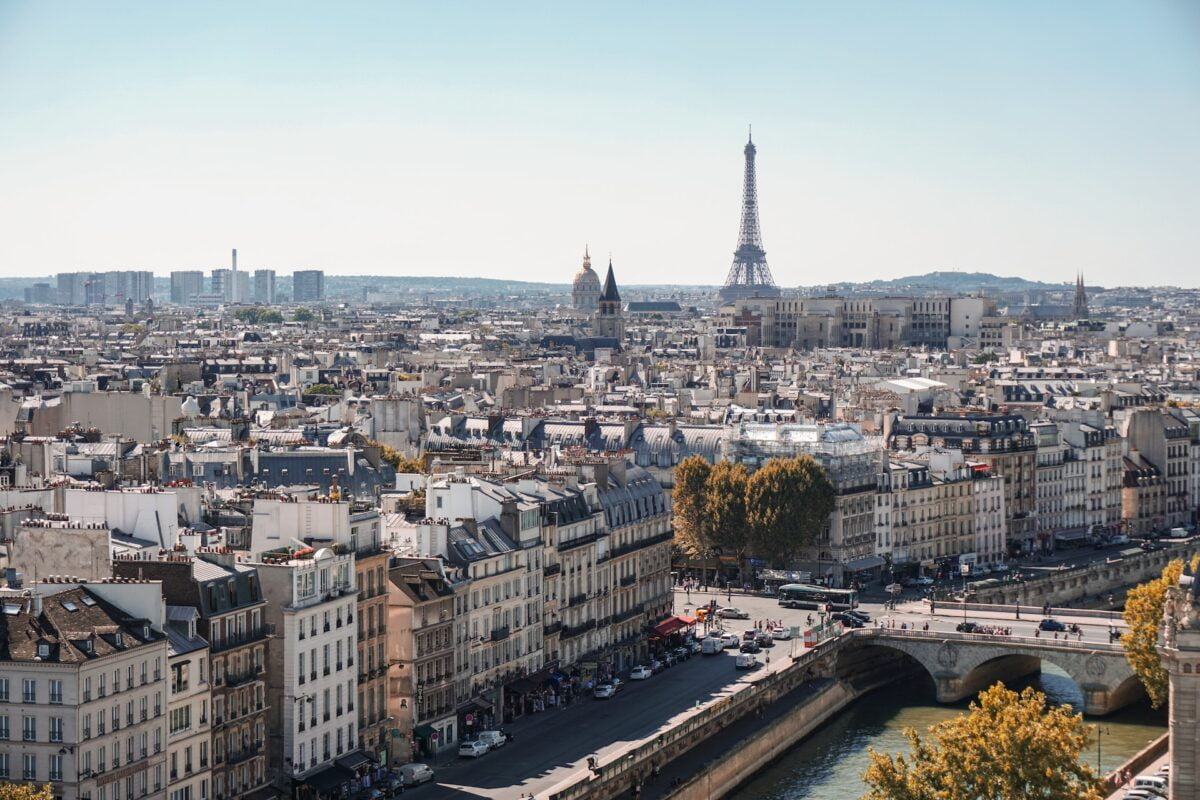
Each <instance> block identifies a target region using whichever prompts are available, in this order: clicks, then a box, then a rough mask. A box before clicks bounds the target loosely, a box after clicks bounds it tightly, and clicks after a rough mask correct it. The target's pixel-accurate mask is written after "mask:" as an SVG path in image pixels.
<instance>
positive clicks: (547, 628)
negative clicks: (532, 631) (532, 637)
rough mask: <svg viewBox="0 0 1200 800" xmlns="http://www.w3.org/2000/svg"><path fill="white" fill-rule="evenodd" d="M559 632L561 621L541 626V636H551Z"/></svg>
mask: <svg viewBox="0 0 1200 800" xmlns="http://www.w3.org/2000/svg"><path fill="white" fill-rule="evenodd" d="M561 630H562V622H561V621H556V622H551V623H550V624H549V625H543V626H542V635H543V636H551V635H553V634H555V633H558V632H559V631H561Z"/></svg>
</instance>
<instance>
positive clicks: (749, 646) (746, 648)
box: [741, 640, 762, 653]
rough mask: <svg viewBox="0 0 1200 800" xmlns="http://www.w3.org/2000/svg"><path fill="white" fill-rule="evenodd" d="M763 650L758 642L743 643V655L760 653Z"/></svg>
mask: <svg viewBox="0 0 1200 800" xmlns="http://www.w3.org/2000/svg"><path fill="white" fill-rule="evenodd" d="M761 650H762V648H761V647H759V646H758V642H756V641H753V640H750V641H746V642H742V647H741V651H742V652H743V653H758V652H760V651H761Z"/></svg>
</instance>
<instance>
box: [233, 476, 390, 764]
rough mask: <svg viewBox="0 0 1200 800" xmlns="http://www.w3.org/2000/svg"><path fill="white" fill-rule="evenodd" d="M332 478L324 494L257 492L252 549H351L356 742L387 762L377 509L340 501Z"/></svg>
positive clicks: (383, 562)
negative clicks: (354, 597) (354, 592)
mask: <svg viewBox="0 0 1200 800" xmlns="http://www.w3.org/2000/svg"><path fill="white" fill-rule="evenodd" d="M341 497H342V490H341V489H340V488H339V486H338V482H337V480H336V478H335V479H333V481H332V486H331V492H330V494H328V495H318V496H315V497H309V496H303V495H292V494H288V495H282V494H278V493H273V492H263V493H259V494H258V495H257V496H256V497H255V498H254V504H253V514H254V528H253V543H252V546H251V550H252V551H253V552H264V551H266V550H277V549H278V548H280V547H286V546H287V545H288V544H289V543H290V542H294V541H296V540H300V541H303V542H305V543H307V544H309V545H311V546H312V547H314V548H318V549H319V548H321V547H323V546H327V545H331V544H336V545H338V546H340V547H342V548H345V549H346V550H348V551H350V552H353V553H354V557H355V561H354V565H355V567H354V568H355V572H356V574H355V582H354V585H355V586H356V587H358V597H357V599H358V605H357V609H356V610H357V629H358V637H357V640H356V645H355V647H356V653H357V656H358V664H357V676H358V680H357V692H358V741H359V747H361V749H362V750H364V751H366V752H368V753H372V754H373V755H374V757H375V758H377V759H378V760H379V761H380V763H385V764H386V763H388V762H389V758H388V755H387V750H388V747H389V746H390V745H391V744H392V742H391V739H392V737H391V736H390V735H389V734H390V732H391V730H392V728H393V727H394V726H392V725H390V724H389V723H388V722H387V717H388V713H387V663H388V662H387V637H388V629H387V624H386V623H387V583H388V581H387V567H388V556H389V554H388V552H387V551H385V550H384V549H383V545H382V540H381V538H380V537H381V532H380V519H379V512H378V511H377V510H376V509H375V506H374V505H373V504H371V503H364V502H359V501H347V500H342V499H341Z"/></svg>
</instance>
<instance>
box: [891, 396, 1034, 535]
mask: <svg viewBox="0 0 1200 800" xmlns="http://www.w3.org/2000/svg"><path fill="white" fill-rule="evenodd" d="M884 435H885V439H886V440H887V443H888V446H889V447H890V448H891V449H892V450H901V451H903V450H919V449H921V448H924V447H933V448H952V449H957V450H961V451H962V453H963V456H964V457H965V458H967V459H969V460H971V461H977V462H980V463H983V464H987V465H988V466H989V467H990V468H991V469H992V472H993V473H994V474H996V475H998V476H1000V477H1001V478H1003V479H1004V486H1005V496H1004V506H1005V513H1006V514H1007V515H1008V519H1007V520H1006V525H1007V528H1008V531H1007V537H1008V549H1009V552H1010V553H1016V552H1025V553H1030V552H1033V550H1034V549H1035V546H1036V540H1037V526H1036V516H1035V512H1036V510H1037V507H1036V501H1037V492H1036V487H1037V442H1036V440H1035V438H1034V436H1033V434H1032V433H1031V432H1030V430H1029V423H1028V421H1027V420H1026V419H1025V418H1024V417H1022V416H1020V415H1018V414H975V413H968V412H963V413H960V414H949V413H945V414H920V415H913V416H900V417H894V418H891V417H889V418H888V419H887V420H886V421H885V432H884Z"/></svg>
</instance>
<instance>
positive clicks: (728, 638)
mask: <svg viewBox="0 0 1200 800" xmlns="http://www.w3.org/2000/svg"><path fill="white" fill-rule="evenodd" d="M721 641H722V642H724V643H725V648H726V649H729V648H733V647H737V646H738V645H739V644H741V643H742V640H741V639H740V638H738V635H737V634H736V633H727V634H725V635H724V636H722V637H721Z"/></svg>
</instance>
